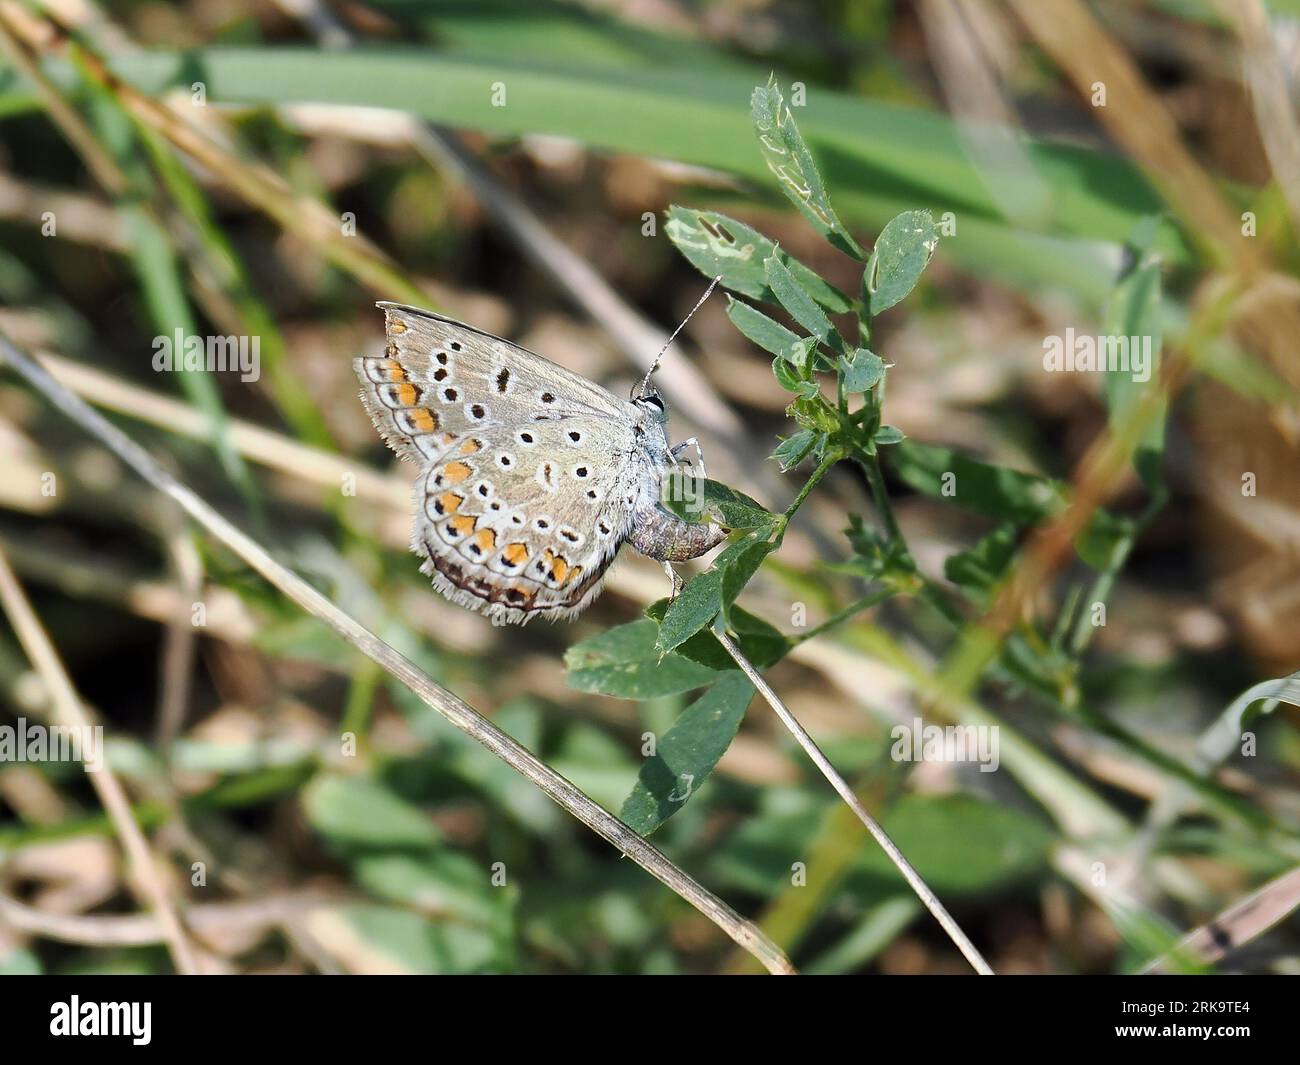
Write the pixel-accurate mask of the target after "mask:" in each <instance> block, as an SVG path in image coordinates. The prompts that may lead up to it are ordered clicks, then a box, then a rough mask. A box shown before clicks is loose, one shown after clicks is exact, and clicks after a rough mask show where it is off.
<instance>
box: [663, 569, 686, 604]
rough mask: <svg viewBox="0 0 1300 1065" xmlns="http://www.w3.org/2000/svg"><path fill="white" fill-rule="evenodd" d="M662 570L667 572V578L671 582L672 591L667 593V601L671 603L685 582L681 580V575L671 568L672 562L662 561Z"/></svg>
mask: <svg viewBox="0 0 1300 1065" xmlns="http://www.w3.org/2000/svg"><path fill="white" fill-rule="evenodd" d="M664 572H665V573H666V574H668V580H669V581H670V582H671V583H672V591H670V592H669V593H668V601H669V602H670V603H671V602H672V601H673V600H674V599H676V598H677V595H678V593H679V592H681V590H682V586H683V584H685V582H684V581H683V580H682V578H681V575H680V574H679V573H678V572H677V571H676V570H675V569H673V564H672V563H671V562H665V563H664Z"/></svg>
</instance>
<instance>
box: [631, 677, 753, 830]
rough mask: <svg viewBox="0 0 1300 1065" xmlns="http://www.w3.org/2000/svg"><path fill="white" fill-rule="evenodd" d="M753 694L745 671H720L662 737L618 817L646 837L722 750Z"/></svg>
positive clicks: (682, 801) (691, 790) (686, 795)
mask: <svg viewBox="0 0 1300 1065" xmlns="http://www.w3.org/2000/svg"><path fill="white" fill-rule="evenodd" d="M753 695H754V686H753V685H752V684H751V683H750V682H749V680H748V678H747V677H746V676H745V675H744V674H743V673H740V672H738V671H732V672H729V673H724V674H722V676H721V677H720V678H719V679H718V682H717V683H716V684H714V685H713V687H711V688H710V689H709V690H708V691H707V692H705V693H704V694H703V695H702V696H700V698H699V699H697V700H696V701H695V702H694V703H692V704H691V705H690V706H688V707H687V708H686V710H684V711H683V712H682V714H681V716H680V717H678V719H677V720H676V721H675V722H674V723H673V727H672V728H670V729H669V730H668V731H667V732H666V733H664V735H663V736H662V737H661V738H660V740H659V742H658V744H657V745H656V750H655V755H654V757H653V758H650V759H648V760H647V761H646V762H645V764H644V765H643V766H642V767H641V772H640V773H638V774H637V781H636V785H635V786H634V787H633V788H632V793H631V794H630V795H629V796H628V797H627V800H626V801H625V802H624V803H623V808H622V810H621V811H620V812H619V817H620V818H622V820H623V821H624V822H626V823H627V824H628V825H630V826H631V827H632V828H634V829H635V830H636V831H637V832H639V833H640V834H641V835H643V836H648V835H650V833H651V832H653V831H654V830H655V829H656V828H658V827H659V826H660V825H661V824H663V823H664V822H665V821H666V820H668V818H670V817H671V816H672V815H673V814H675V813H676V812H677V811H678V810H680V809H681V808H682V807H683V806H684V805H685V804H686V802H687V800H688V799H689V798H690V797H691V796H692V795H694V794H695V791H696V789H698V788H699V786H700V785H701V784H702V783H704V781H705V779H707V777H708V775H709V774H710V773H711V772H712V771H713V767H714V766H715V765H717V764H718V759H720V758H721V757H722V756H723V754H725V753H726V750H727V748H728V747H729V746H730V745H731V741H732V740H733V739H734V738H735V736H736V731H737V729H739V728H740V722H741V721H742V719H743V718H744V716H745V710H746V708H747V707H748V706H749V702H750V699H751V698H753Z"/></svg>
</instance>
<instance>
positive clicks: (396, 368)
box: [379, 359, 406, 381]
mask: <svg viewBox="0 0 1300 1065" xmlns="http://www.w3.org/2000/svg"><path fill="white" fill-rule="evenodd" d="M379 370H380V372H381V373H382V374H383V375H384V376H385V377H386V378H387V379H388V380H389V381H405V380H406V370H404V369H403V368H402V364H401V363H400V362H398V361H397V360H396V359H385V360H384V361H383V362H382V363H380V365H379Z"/></svg>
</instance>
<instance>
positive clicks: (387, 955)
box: [328, 903, 507, 975]
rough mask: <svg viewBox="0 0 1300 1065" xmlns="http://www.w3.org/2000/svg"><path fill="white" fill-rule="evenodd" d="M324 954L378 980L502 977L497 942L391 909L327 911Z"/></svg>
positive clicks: (469, 929) (366, 906) (483, 933)
mask: <svg viewBox="0 0 1300 1065" xmlns="http://www.w3.org/2000/svg"><path fill="white" fill-rule="evenodd" d="M333 917H334V918H335V923H334V924H333V927H332V935H331V939H330V944H329V947H328V949H329V951H330V952H331V953H332V954H334V955H335V957H336V958H339V960H340V962H341V963H342V964H343V965H344V967H345V968H346V969H347V970H348V971H349V972H354V973H368V974H379V975H396V974H434V975H437V974H442V973H493V972H504V971H506V969H507V965H506V964H505V963H504V961H503V959H502V956H501V949H500V944H499V942H498V937H497V936H496V935H495V934H494V933H493V932H491V931H488V930H485V929H482V928H477V927H474V926H471V925H466V924H458V923H455V922H452V921H441V920H439V921H434V920H431V919H430V918H428V917H422V916H420V915H419V914H416V913H411V912H410V911H409V910H404V909H399V908H397V907H395V906H379V905H375V904H373V903H347V904H345V905H343V906H339V907H337V908H336V909H335V910H334V911H333Z"/></svg>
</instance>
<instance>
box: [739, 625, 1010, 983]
mask: <svg viewBox="0 0 1300 1065" xmlns="http://www.w3.org/2000/svg"><path fill="white" fill-rule="evenodd" d="M714 635H715V636H716V637H717V639H718V642H719V643H720V644H722V646H723V648H725V649H726V652H727V654H729V655H731V657H732V658H733V659H734V660H735V662H736V665H738V666H739V667H740V668H741V670H742V671H743V672H744V674H745V676H747V677H748V678H749V679H750V682H751V683H752V684H753V685H754V687H755V688H757V689H758V693H759V694H760V695H761V696H762V697H763V698H764V699H765V700H766V701H767V704H768V705H769V706H770V707H771V708H772V709H773V710H775V711H776V716H777V717H779V718H780V719H781V723H782V724H783V725H785V727H786V728H787V729H789V730H790V734H791V735H792V736H794V738H795V741H796V742H797V743H798V744H799V746H800V747H802V748H803V750H804V753H805V754H807V755H808V757H809V758H811V759H812V760H813V764H814V765H816V766H817V768H818V769H819V770H821V774H822V776H824V777H825V778H826V779H827V780H828V781H830V785H831V787H833V788H834V789H835V791H836V792H837V793H838V794H839V797H840V798H841V799H843V800H844V802H845V804H846V805H847V806H848V807H849V809H851V810H852V811H853V812H854V814H856V815H857V818H858V820H859V821H861V822H862V823H863V824H864V825H866V826H867V831H868V832H870V833H871V835H872V836H873V837H874V838H875V840H876V842H877V843H878V844H880V849H881V850H883V851H884V852H885V854H887V855H888V856H889V860H890V861H891V862H893V863H894V865H895V866H897V868H898V871H899V872H900V873H902V874H903V878H904V879H905V880H906V881H907V883H908V885H909V886H910V887H911V889H912V890H913V891H914V892H916V895H917V898H919V899H920V900H921V902H922V903H924V904H925V908H926V909H927V910H929V911H930V913H932V914H933V915H934V919H935V920H936V921H938V922H939V924H940V925H942V926H943V930H944V931H945V932H947V933H948V937H949V938H950V939H951V940H952V941H953V943H954V944H956V946H957V949H958V950H960V951H961V953H962V956H963V957H964V958H965V959H966V960H967V961H968V962H970V964H971V967H972V968H973V969H974V970H975V971H976V972H977V973H979V974H980V975H981V976H993V975H994V972H993V969H992V968H991V967H990V966H989V963H988V962H986V961H985V960H984V957H983V955H981V954H980V952H979V951H978V950H976V949H975V944H974V943H972V942H971V941H970V939H969V937H968V936H967V935H966V933H965V932H963V931H962V929H961V925H959V924H958V923H957V922H956V921H955V920H953V917H952V915H951V914H950V913H949V912H948V911H947V909H946V908H945V907H944V905H943V903H942V902H940V901H939V896H938V895H936V894H935V893H934V892H933V891H932V890H931V889H930V886H929V885H928V884H927V883H926V882H925V881H924V880H922V879H921V875H920V874H919V873H918V872H917V871H916V870H915V869H913V868H912V863H911V862H909V861H908V860H907V859H906V858H905V857H904V856H903V852H902V851H901V850H899V849H898V845H897V844H896V843H894V841H893V840H892V839H890V838H889V835H888V833H886V832H885V830H884V829H883V828H881V827H880V824H879V823H878V822H877V821H876V819H875V818H874V817H872V816H871V814H869V813H868V812H867V809H866V807H865V806H863V805H862V803H861V802H860V801H859V800H858V797H857V796H856V795H855V794H854V793H853V789H852V788H850V787H849V785H848V782H847V781H846V780H845V779H844V778H843V777H842V776H840V774H839V772H838V771H837V770H836V769H835V767H834V766H833V765H831V762H830V759H828V758H827V757H826V755H825V754H823V753H822V749H821V748H820V747H818V746H817V742H816V740H814V739H813V738H812V736H810V735H809V734H808V730H807V729H805V728H804V727H803V725H801V724H800V723H799V719H798V718H796V717H795V716H794V714H792V713H791V712H790V708H789V707H787V706H786V705H785V703H783V702H782V701H781V697H780V696H779V695H777V694H776V692H775V691H773V690H772V686H771V685H770V684H768V683H767V681H765V680H764V679H763V675H762V674H761V673H759V671H758V670H757V669H755V668H754V666H753V663H751V662H750V661H749V659H748V658H746V657H745V655H744V653H743V652H742V651H741V650H740V648H739V647H737V646H736V644H735V642H734V641H733V640H732V639H731V637H730V636H728V635H727V634H726V633H725V632H715V633H714Z"/></svg>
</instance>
